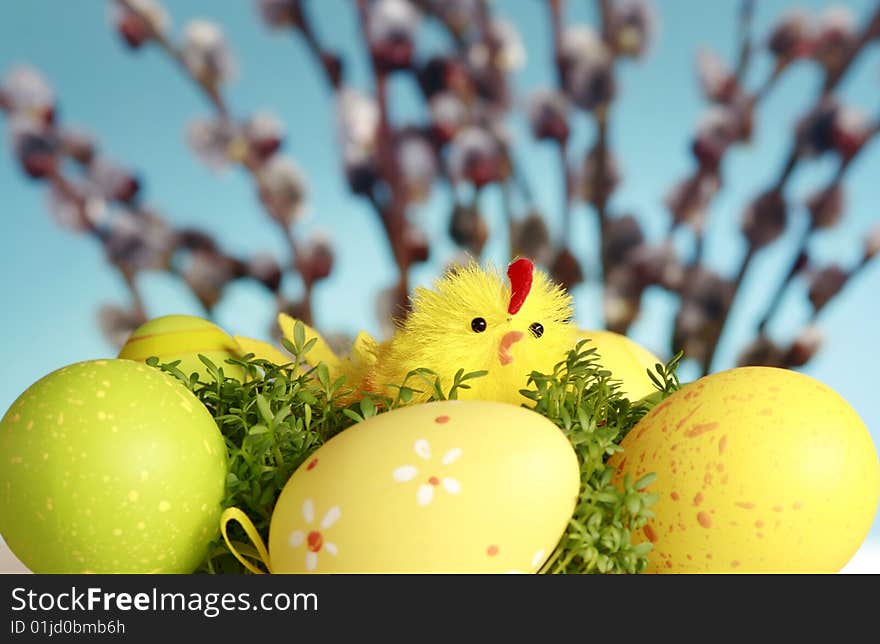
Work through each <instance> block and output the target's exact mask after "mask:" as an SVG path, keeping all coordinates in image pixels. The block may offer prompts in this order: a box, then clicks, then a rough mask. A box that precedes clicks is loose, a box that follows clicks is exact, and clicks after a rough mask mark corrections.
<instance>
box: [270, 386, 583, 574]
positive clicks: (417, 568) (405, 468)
mask: <svg viewBox="0 0 880 644" xmlns="http://www.w3.org/2000/svg"><path fill="white" fill-rule="evenodd" d="M579 483H580V470H579V467H578V462H577V457H576V456H575V453H574V451H573V450H572V448H571V445H570V443H569V442H568V440H567V439H566V438H565V436H563V434H562V432H561V431H560V430H559V429H558V428H557V427H556V426H555V425H553V424H552V423H551V422H550V421H549V420H547V419H546V418H544V417H543V416H541V415H539V414H537V413H535V412H532V411H529V410H526V409H524V408H521V407H516V406H514V405H508V404H504V403H497V402H486V401H443V402H434V403H427V404H420V405H411V406H408V407H405V408H400V409H396V410H394V411H390V412H387V413H382V414H379V415H378V416H374V417H373V418H370V419H368V420H366V421H364V422H362V423H359V424H357V425H355V426H353V427H351V428H349V429H347V430H345V431H344V432H342V433H341V434H339V435H337V436H335V437H334V438H333V439H331V440H330V441H328V442H327V443H325V444H324V445H323V446H322V447H320V448H319V449H318V450H317V451H316V452H315V454H314V455H313V457H312V458H310V459H309V460H308V461H307V462H305V463H304V464H303V465H302V466H301V467H300V468H299V469H298V470H297V471H296V472H295V473H294V474H293V476H292V477H291V478H290V480H289V481H288V483H287V485H286V486H285V488H284V490H283V491H282V493H281V495H280V496H279V498H278V502H277V504H276V506H275V510H274V513H273V516H272V522H271V527H270V532H269V555H270V568H271V570H272V572H275V573H301V572H318V573H332V572H336V573H343V572H344V573H453V572H455V573H501V572H511V571H516V572H535V571H537V570H538V569H539V568H540V566H541V564H542V563H543V562H544V560H545V559H546V558H547V557H548V556H549V555H550V553H551V552H552V551H553V549H554V548H555V546H556V544H557V542H558V541H559V538H560V537H561V536H562V534H563V532H564V530H565V527H566V524H567V523H568V520H569V519H570V517H571V515H572V512H573V510H574V505H575V501H576V499H577V495H578V489H579Z"/></svg>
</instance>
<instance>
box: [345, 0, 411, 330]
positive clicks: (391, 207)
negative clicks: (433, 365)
mask: <svg viewBox="0 0 880 644" xmlns="http://www.w3.org/2000/svg"><path fill="white" fill-rule="evenodd" d="M357 9H358V17H359V19H360V28H361V36H362V38H363V41H364V46H365V47H366V48H367V52H368V53H367V55H368V57H369V58H370V60H371V61H372V62H373V64H372V66H371V68H372V71H373V80H374V83H375V88H376V103H377V105H378V110H379V127H378V131H377V133H376V156H377V161H378V164H379V172H380V175H381V176H382V180H383V181H384V182H385V185H386V186H387V187H388V200H387V202H386V203H383V204H381V205H380V202H379V201H378V200H376V199H374V200H373V203H374V204H376V205H377V206H378V214H379V218H380V220H381V223H382V227H383V229H384V230H385V235H386V237H387V238H388V242H389V244H390V245H391V253H392V256H393V257H394V262H395V264H396V265H397V272H398V282H397V286H396V289H395V290H396V294H395V299H396V308H397V309H398V310H397V311H396V312H395V313H397V314H398V315H400V316H405V315H406V313H407V312H408V310H409V266H410V258H409V253H408V249H407V247H406V237H405V233H406V225H407V221H406V199H407V197H406V193H405V188H404V186H403V185H402V183H401V176H400V172H399V168H398V167H397V155H396V154H395V149H394V133H393V130H392V127H391V122H390V119H389V116H388V91H387V80H388V72H387V71H386V70H384V69H381V68H380V67H379V65H378V64H377V62H376V60H375V59H374V57H373V56H372V54H371V53H370V41H369V35H368V24H369V17H370V16H369V6H368V4H367V2H366V0H358V2H357Z"/></svg>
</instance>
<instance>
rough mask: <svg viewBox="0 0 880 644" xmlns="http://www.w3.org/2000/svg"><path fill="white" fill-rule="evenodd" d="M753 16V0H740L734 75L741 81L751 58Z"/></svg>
mask: <svg viewBox="0 0 880 644" xmlns="http://www.w3.org/2000/svg"><path fill="white" fill-rule="evenodd" d="M754 17H755V0H741V2H740V6H739V53H738V54H737V56H736V68H735V71H734V77H735V78H736V80H737V83H739V82H741V81H742V79H743V78H744V77H745V75H746V70H748V68H749V62H750V61H751V58H752V48H753V44H752V23H753V19H754Z"/></svg>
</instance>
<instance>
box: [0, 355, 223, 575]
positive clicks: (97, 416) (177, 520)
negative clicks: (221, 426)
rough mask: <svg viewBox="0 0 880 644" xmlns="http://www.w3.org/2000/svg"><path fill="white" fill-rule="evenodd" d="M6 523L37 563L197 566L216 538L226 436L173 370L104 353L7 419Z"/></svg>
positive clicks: (37, 566) (160, 568) (1, 526)
mask: <svg viewBox="0 0 880 644" xmlns="http://www.w3.org/2000/svg"><path fill="white" fill-rule="evenodd" d="M0 463H2V466H0V533H2V535H3V537H4V538H5V540H6V542H7V543H8V545H9V547H10V549H11V550H12V551H13V552H14V553H15V554H16V556H17V557H18V558H19V559H20V560H21V561H22V562H23V563H24V564H25V565H26V566H28V568H30V569H31V570H32V571H34V572H51V573H76V572H165V573H188V572H191V571H192V570H193V569H194V568H195V567H196V566H197V565H198V564H199V562H200V561H201V559H202V558H203V556H204V555H205V551H206V548H207V546H208V544H209V542H210V541H211V540H212V539H214V538H216V536H217V532H218V521H219V515H220V511H221V509H222V508H221V502H222V500H223V494H224V486H225V476H226V448H225V444H224V442H223V438H222V436H221V434H220V432H219V430H218V429H217V426H216V425H215V423H214V420H213V418H212V417H211V415H210V414H209V413H208V411H207V410H206V409H205V407H204V406H203V405H202V404H201V403H200V402H199V401H198V400H197V399H196V397H195V396H193V395H192V393H190V392H189V390H187V389H186V387H184V386H183V385H182V384H181V383H180V382H178V381H177V380H176V379H174V378H172V377H171V376H168V375H166V374H164V373H162V372H160V371H159V370H157V369H154V368H152V367H148V366H146V365H144V364H141V363H138V362H132V361H130V360H95V361H89V362H80V363H77V364H73V365H70V366H67V367H64V368H62V369H59V370H58V371H55V372H53V373H51V374H49V375H47V376H46V377H44V378H42V379H41V380H39V381H38V382H36V383H35V384H34V385H32V386H31V387H30V388H28V389H27V390H26V391H25V392H24V393H23V394H22V395H21V396H19V398H18V399H17V400H16V401H15V402H14V403H13V404H12V406H11V407H10V409H9V410H8V412H7V413H6V415H5V416H4V418H3V420H2V421H0Z"/></svg>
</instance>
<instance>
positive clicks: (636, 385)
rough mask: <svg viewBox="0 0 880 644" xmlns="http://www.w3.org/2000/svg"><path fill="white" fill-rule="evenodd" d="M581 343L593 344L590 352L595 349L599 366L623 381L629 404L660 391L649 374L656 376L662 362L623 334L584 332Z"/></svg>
mask: <svg viewBox="0 0 880 644" xmlns="http://www.w3.org/2000/svg"><path fill="white" fill-rule="evenodd" d="M578 339H587V340H589V341H590V343H589V344H588V345H587V348H591V347H594V348H595V349H596V352H597V353H598V356H599V364H601V365H602V367H604V368H605V369H607V370H608V371H610V372H611V375H612V377H613V378H614V379H616V380H620V381H621V385H620V392H621V393H622V394H623V395H624V396H626V397H627V398H629V399H630V400H633V401H635V400H638V399H640V398H644V397H645V396H647V395H649V394H652V393H654V392H655V391H657V388H656V387H654V383H653V382H652V381H651V378H649V377H648V373H647V372H648V371H652V372H653V371H654V367H655V365H657V363H661V360H660V359H659V358H657V356H655V355H654V354H653V353H651V352H650V351H648V350H647V349H645V348H644V347H642V346H641V345H639V344H638V343H637V342H635V341H633V340H630V339H629V338H628V337H626V336H625V335H621V334H620V333H614V332H613V331H603V330H596V331H581V332H580V334H579V338H578ZM661 364H662V363H661Z"/></svg>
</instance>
